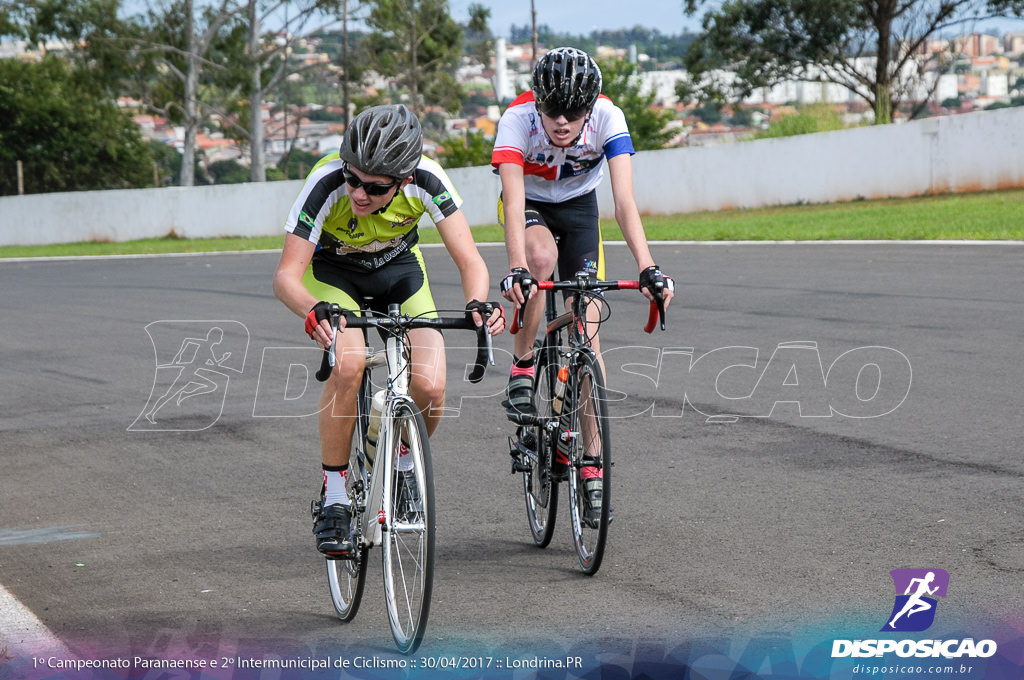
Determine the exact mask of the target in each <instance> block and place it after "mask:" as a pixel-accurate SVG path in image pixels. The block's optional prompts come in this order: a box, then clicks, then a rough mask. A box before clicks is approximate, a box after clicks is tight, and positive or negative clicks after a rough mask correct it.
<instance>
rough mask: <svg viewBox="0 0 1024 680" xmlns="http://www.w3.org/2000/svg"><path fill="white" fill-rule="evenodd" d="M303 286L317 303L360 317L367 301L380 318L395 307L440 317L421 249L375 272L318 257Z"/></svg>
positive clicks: (407, 252)
mask: <svg viewBox="0 0 1024 680" xmlns="http://www.w3.org/2000/svg"><path fill="white" fill-rule="evenodd" d="M302 283H303V284H304V285H305V286H306V290H308V291H309V292H310V293H312V294H313V297H315V298H316V299H317V300H324V301H326V302H334V303H337V304H338V305H340V306H341V308H342V309H347V310H349V311H351V312H353V313H355V314H357V315H358V314H359V310H360V309H362V307H363V304H364V303H365V302H366V299H367V298H373V300H372V302H371V303H370V304H371V308H372V309H373V311H374V312H376V313H379V314H387V311H388V305H390V304H392V303H394V304H398V305H401V308H402V312H403V313H405V314H409V315H410V316H420V315H422V316H425V317H426V318H430V319H433V318H436V317H437V312H436V311H435V309H436V306H435V305H434V299H433V297H432V296H431V294H430V284H429V282H428V281H427V269H426V266H425V265H424V263H423V254H422V253H420V249H419V246H413V247H412V248H410V249H409V250H407V251H405V252H404V253H402V254H401V255H399V256H398V257H395V258H394V259H393V260H391V261H390V262H388V263H387V264H386V265H384V266H383V267H381V268H380V269H376V270H373V271H366V270H365V269H362V268H358V267H346V266H345V265H344V263H343V262H341V261H339V258H333V257H327V256H324V255H323V254H320V253H317V254H315V255H314V256H313V262H312V263H311V265H310V267H309V268H308V269H307V270H306V274H305V275H304V276H303V277H302Z"/></svg>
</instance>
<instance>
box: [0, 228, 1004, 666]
mask: <svg viewBox="0 0 1024 680" xmlns="http://www.w3.org/2000/svg"><path fill="white" fill-rule="evenodd" d="M656 251H657V259H658V261H659V263H660V264H661V265H662V267H663V268H664V269H665V270H666V271H667V272H670V273H672V274H674V275H675V276H676V280H677V287H678V297H677V300H676V302H675V304H673V305H672V307H671V309H670V314H669V324H670V330H669V331H668V332H666V333H660V332H656V333H655V334H654V335H652V336H646V335H644V334H643V333H642V332H641V330H640V326H641V325H642V323H643V321H644V320H645V318H646V308H645V303H644V301H643V300H642V299H640V298H639V297H638V296H637V295H636V293H628V292H622V293H617V294H610V295H609V299H610V300H611V302H612V304H613V316H612V317H611V319H610V320H609V321H608V322H607V323H606V324H605V326H604V327H603V329H602V342H603V346H604V348H605V349H606V350H611V351H610V352H609V354H608V355H607V361H608V367H609V371H608V372H609V382H610V385H611V386H612V387H613V388H616V389H617V390H619V391H620V392H621V393H622V394H621V395H620V396H621V401H618V402H616V405H615V408H614V409H613V412H614V413H615V415H617V416H618V417H617V418H616V419H615V422H614V425H613V430H612V436H613V440H614V443H615V446H616V454H615V460H616V466H615V482H614V490H613V493H614V501H613V505H614V507H615V522H614V524H613V525H612V527H611V539H610V545H609V549H608V552H607V554H606V557H605V560H604V564H603V566H602V568H601V570H600V572H599V574H598V575H597V576H595V577H593V578H588V577H585V576H583V575H581V574H580V573H579V571H578V569H577V567H576V564H575V557H574V554H573V552H572V546H571V537H570V535H569V533H568V528H567V517H566V515H565V513H564V510H563V512H562V513H561V514H560V516H559V520H558V527H557V529H556V533H555V537H554V540H553V542H552V545H551V546H550V547H549V548H548V549H546V550H539V549H537V548H535V547H534V546H533V545H532V542H531V539H530V535H529V531H528V529H527V526H526V523H525V514H524V510H523V500H522V494H521V483H520V480H519V478H518V477H516V476H512V475H511V474H510V472H509V458H508V455H507V444H506V436H507V434H508V432H509V431H510V428H509V426H508V425H507V423H506V422H505V421H504V419H503V416H502V413H501V409H500V406H499V401H500V397H499V396H496V395H499V394H500V392H501V390H502V388H503V385H504V376H505V374H506V371H507V365H508V361H507V354H501V353H499V364H500V365H499V366H498V367H497V368H495V369H492V372H491V373H490V374H489V376H488V378H487V379H485V381H484V382H483V383H482V384H481V385H479V386H470V385H469V384H468V383H461V382H460V381H459V379H458V376H459V375H460V374H461V363H465V361H467V360H468V359H469V351H468V350H465V351H461V350H458V349H457V348H456V347H457V345H459V344H460V341H463V343H464V344H466V345H468V344H470V343H471V342H472V340H471V337H470V334H468V333H467V334H461V335H465V336H466V337H465V338H460V337H458V336H459V335H460V334H459V333H454V334H451V335H449V336H448V342H449V345H450V346H452V348H453V349H451V350H450V351H449V355H448V359H449V375H450V385H449V400H448V404H449V406H454V407H461V410H460V411H459V413H458V414H455V413H453V414H452V417H451V418H449V419H448V420H446V421H445V422H443V423H442V425H441V427H440V428H439V430H438V432H437V433H436V435H435V436H434V438H433V439H432V441H431V446H432V449H433V452H434V464H435V470H436V486H437V493H438V506H437V507H438V513H439V522H438V554H437V565H436V567H437V571H436V580H435V591H434V600H433V608H432V612H431V618H430V624H429V628H428V630H427V637H426V639H425V642H424V646H423V648H422V650H421V651H422V652H425V653H430V654H435V653H441V652H443V651H446V650H458V651H460V652H461V653H465V654H472V655H478V654H486V653H488V652H496V651H499V650H500V651H501V653H502V654H505V653H517V652H522V653H527V652H529V653H536V651H537V650H538V649H542V648H553V649H556V650H557V649H562V650H566V649H574V648H576V649H578V648H582V647H585V646H587V645H597V646H600V647H601V648H605V649H611V648H621V649H633V650H635V649H637V648H639V647H641V646H643V645H662V646H666V647H670V646H672V645H676V644H680V643H681V642H682V641H687V640H695V639H704V640H719V642H720V644H726V643H722V642H721V641H722V640H732V639H736V638H737V637H738V636H757V635H765V634H772V635H782V636H797V635H799V634H801V633H805V632H808V631H816V630H822V629H828V630H836V631H850V634H851V635H860V636H862V637H863V636H865V635H873V634H874V633H872V631H878V629H879V627H880V626H881V625H882V624H884V623H885V617H886V615H887V614H888V613H889V611H890V609H891V607H892V602H893V583H892V581H891V579H890V577H889V571H890V570H891V569H894V568H900V567H914V568H932V567H937V568H942V569H945V570H947V571H948V572H949V574H950V588H949V592H948V595H947V597H946V598H945V600H944V601H943V603H942V609H941V613H942V618H941V619H940V622H941V626H942V629H943V630H953V629H956V628H958V627H962V626H966V625H969V624H971V623H972V622H976V621H980V622H983V623H984V622H989V621H996V622H998V621H1000V620H1005V619H1007V618H1010V617H1014V616H1018V615H1019V613H1020V612H1021V611H1024V569H1022V566H1021V565H1024V529H1022V527H1024V507H1022V505H1021V503H1020V499H1021V485H1022V481H1024V461H1022V459H1021V455H1020V453H1021V444H1022V442H1024V422H1022V418H1021V398H1020V385H1021V384H1024V362H1022V361H1021V360H1020V350H1021V347H1022V339H1024V293H1022V284H1024V247H1021V246H1019V245H981V246H977V245H947V244H926V245H913V244H887V245H863V244H862V245H823V244H807V245H792V244H790V245H781V244H780V245H773V244H764V245H732V246H727V245H715V246H712V245H658V246H656ZM425 252H426V257H427V263H428V269H429V271H430V272H431V280H432V285H433V290H434V294H435V298H436V300H437V301H438V303H439V304H440V305H441V306H453V307H454V306H461V305H460V302H461V299H460V294H461V293H460V289H459V286H458V283H457V278H456V276H455V273H454V267H453V265H452V264H451V261H450V260H449V259H448V258H447V257H446V255H445V254H444V252H443V251H442V250H439V249H427V250H426V251H425ZM483 252H484V253H485V257H486V259H487V261H488V264H489V266H490V268H491V274H492V277H493V278H494V279H495V280H496V279H497V277H498V276H499V275H500V274H501V273H503V271H504V269H505V259H504V254H503V251H502V250H501V249H500V248H497V247H487V248H484V249H483ZM276 260H277V256H276V254H274V253H250V254H226V255H207V256H187V257H163V258H127V259H98V260H75V261H52V262H0V290H3V295H2V297H0V310H2V317H0V318H2V319H3V322H2V325H0V329H2V330H0V338H2V357H3V361H2V364H0V384H2V385H3V388H2V392H0V491H2V493H0V585H2V586H3V587H5V588H6V589H7V590H8V591H9V592H10V593H11V594H12V595H13V596H15V597H16V598H17V599H18V600H19V601H20V602H21V603H22V604H23V605H24V606H25V607H26V608H28V609H29V610H30V611H31V612H32V613H34V614H35V616H37V617H38V618H39V619H40V620H41V621H42V622H43V623H44V624H45V625H46V626H47V627H48V628H49V629H50V630H52V631H53V633H54V634H55V635H56V636H57V637H58V638H59V639H60V640H61V641H62V642H63V643H64V644H66V645H68V647H70V648H71V649H72V650H75V651H77V652H79V653H82V654H101V653H104V652H105V651H107V652H109V651H110V650H117V651H118V653H125V654H127V653H130V652H132V651H134V652H145V653H150V654H161V653H171V652H172V651H173V650H184V651H188V650H192V651H195V650H199V649H202V650H205V651H206V652H208V653H210V654H211V655H212V654H215V653H217V652H218V651H223V650H228V649H236V648H242V647H246V646H249V647H259V648H263V649H264V650H267V649H270V650H275V651H276V652H279V653H281V654H286V653H288V652H289V650H292V651H294V650H307V651H309V650H316V649H320V648H323V647H324V646H325V645H342V646H346V647H347V648H349V649H360V650H366V651H369V652H372V653H380V654H387V653H389V652H390V651H391V650H392V649H393V645H392V642H391V638H390V634H389V632H388V628H387V622H386V616H385V614H384V610H383V599H382V596H381V587H380V568H379V556H378V557H375V558H374V561H373V562H372V563H371V565H370V568H371V572H370V578H369V581H368V583H367V592H366V596H365V598H364V602H363V605H362V608H361V610H360V613H359V615H358V616H357V617H356V619H355V621H354V622H352V623H350V624H340V623H339V622H337V620H336V619H335V618H334V617H333V610H332V608H331V605H330V602H329V600H328V598H327V592H326V581H325V578H324V573H323V572H324V568H323V562H322V560H321V559H320V558H319V556H318V555H317V553H316V551H315V549H314V545H313V539H312V535H311V533H310V520H309V515H308V504H309V499H310V498H311V496H312V495H313V494H314V492H315V491H316V490H317V489H318V485H319V465H318V444H317V435H316V422H315V418H314V417H311V416H309V415H308V414H310V413H312V412H313V411H315V409H316V394H317V387H316V386H315V385H314V384H313V383H312V379H311V377H309V376H307V375H306V374H305V372H304V368H303V366H308V367H309V368H310V369H313V368H315V366H316V362H317V359H316V353H315V351H314V350H313V349H311V348H310V343H309V341H308V340H306V339H305V336H304V334H303V332H302V326H301V321H300V320H299V319H298V318H296V317H294V316H292V315H291V314H290V313H289V312H287V310H286V309H285V308H284V307H283V306H282V305H281V304H280V303H279V302H277V301H276V300H275V299H274V297H273V295H272V293H271V290H270V279H271V273H272V271H273V268H274V266H275V264H276ZM608 271H609V274H610V276H614V277H618V278H628V277H630V276H634V275H635V269H634V267H633V266H632V264H631V259H630V257H629V254H628V251H627V250H626V249H625V248H624V247H621V246H613V247H610V249H609V267H608ZM495 295H497V294H496V293H495ZM213 328H220V329H221V330H222V331H223V333H224V340H223V342H222V345H221V348H222V349H223V350H224V351H231V352H232V354H231V355H230V357H228V358H226V359H225V360H224V361H223V362H222V364H221V366H220V367H219V368H218V367H207V368H210V370H211V371H212V372H213V373H212V374H211V373H206V376H207V377H208V378H210V377H211V375H212V380H213V383H214V384H215V385H216V388H215V389H214V390H213V391H212V392H211V393H209V394H206V395H202V394H197V395H195V396H194V397H192V398H190V399H189V400H187V401H184V402H182V403H181V404H177V403H175V401H174V400H171V401H170V402H168V403H167V404H166V405H163V406H161V407H160V408H159V409H158V410H157V411H155V412H154V413H153V414H152V416H153V422H150V421H149V420H146V419H145V413H144V412H145V411H148V410H151V409H152V407H153V406H154V405H155V404H156V400H157V399H158V398H159V397H160V396H161V395H162V394H163V393H164V392H165V391H166V389H167V387H168V386H169V384H170V383H169V382H168V381H169V379H170V377H171V375H172V374H174V373H175V372H176V369H175V368H173V367H170V368H169V367H168V366H169V365H170V363H171V360H172V359H173V358H174V355H175V354H176V352H177V351H178V349H179V348H180V346H181V345H182V343H183V340H185V339H186V338H190V337H191V338H195V339H197V340H203V339H205V338H206V337H207V335H208V333H209V332H210V330H211V329H213ZM151 338H152V340H151ZM498 346H499V349H501V350H503V351H504V352H507V351H508V350H509V348H510V347H511V342H510V338H508V337H504V338H500V339H499V342H498ZM780 346H781V347H780ZM666 348H675V349H674V350H673V351H669V352H666V351H664V350H665V349H666ZM686 348H689V350H687V349H686ZM187 355H188V352H186V356H185V358H184V359H182V360H183V361H187V360H188V359H189V357H188V356H187ZM502 357H504V358H502ZM816 362H817V363H816ZM158 364H159V365H164V366H165V367H164V368H158ZM198 365H199V364H198V363H196V364H193V365H192V366H193V367H195V366H198ZM215 368H216V369H217V370H214V369H215ZM189 370H191V369H189ZM826 376H827V378H826ZM201 382H202V379H201V378H200V379H199V383H201ZM684 403H685V404H686V406H685V407H684ZM147 407H148V408H147ZM737 415H738V416H740V417H729V416H737ZM854 416H857V417H854ZM3 623H4V622H3V621H0V641H2V640H3V637H4V636H3V632H2V631H3V630H4V628H3ZM937 625H939V624H937ZM7 642H8V643H11V642H16V641H13V640H10V639H8V640H7ZM616 646H617V647H616Z"/></svg>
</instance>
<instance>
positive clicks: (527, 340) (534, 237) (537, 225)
mask: <svg viewBox="0 0 1024 680" xmlns="http://www.w3.org/2000/svg"><path fill="white" fill-rule="evenodd" d="M557 260H558V245H557V244H556V243H555V237H554V236H553V235H552V233H551V231H550V230H549V229H548V227H547V225H546V223H545V222H544V219H543V217H541V215H540V213H538V212H537V211H536V210H534V209H532V208H529V207H528V208H527V210H526V262H527V269H529V270H530V273H531V274H533V276H534V277H535V278H537V279H538V280H546V279H550V278H551V277H552V275H553V274H554V271H555V264H556V262H557ZM543 318H544V295H543V294H540V293H538V294H536V295H534V296H533V297H532V298H530V300H528V301H527V303H526V307H525V308H524V309H523V310H521V312H520V315H519V320H520V324H521V326H522V329H521V330H520V331H519V333H517V334H516V336H515V339H514V340H513V356H512V369H511V371H510V373H509V381H508V386H507V387H506V389H505V396H506V397H507V399H508V401H509V403H510V404H511V405H512V407H513V408H515V410H517V411H519V412H521V413H536V410H537V409H536V404H534V395H533V377H534V374H535V364H536V358H535V357H534V355H533V343H534V340H536V338H537V331H538V330H539V328H540V324H541V320H542V319H543Z"/></svg>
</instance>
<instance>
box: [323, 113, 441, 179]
mask: <svg viewBox="0 0 1024 680" xmlns="http://www.w3.org/2000/svg"><path fill="white" fill-rule="evenodd" d="M339 153H340V155H341V159H342V160H343V161H345V162H346V163H348V164H350V165H353V166H355V167H356V168H358V169H359V170H362V171H363V172H365V173H366V174H368V175H383V176H385V177H394V178H396V179H404V178H406V177H409V176H410V175H412V171H413V170H415V169H416V165H417V164H418V163H419V162H420V156H421V155H422V154H423V129H422V128H421V127H420V121H419V119H418V118H416V116H414V115H413V114H412V112H411V111H409V109H407V108H406V107H405V106H403V105H401V104H394V105H384V106H373V107H370V108H368V109H365V110H363V111H361V112H360V113H359V115H357V116H356V117H355V119H354V120H353V121H352V123H351V124H350V125H349V126H348V128H346V130H345V136H344V137H343V138H342V140H341V148H340V149H339Z"/></svg>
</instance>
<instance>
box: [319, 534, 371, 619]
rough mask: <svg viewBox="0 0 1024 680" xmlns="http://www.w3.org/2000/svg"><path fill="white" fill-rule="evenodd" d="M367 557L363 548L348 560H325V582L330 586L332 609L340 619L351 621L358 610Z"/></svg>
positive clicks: (366, 552) (364, 579) (364, 580)
mask: <svg viewBox="0 0 1024 680" xmlns="http://www.w3.org/2000/svg"><path fill="white" fill-rule="evenodd" d="M368 557H369V554H368V551H367V550H366V549H365V548H360V549H357V550H356V554H355V556H354V557H353V558H352V559H350V560H327V582H328V583H329V584H330V586H331V601H332V602H333V603H334V611H335V612H336V613H337V615H338V618H339V619H341V620H342V621H351V620H352V619H353V618H355V615H356V612H357V611H359V602H360V601H361V600H362V598H363V585H364V584H365V583H366V562H367V558H368Z"/></svg>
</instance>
